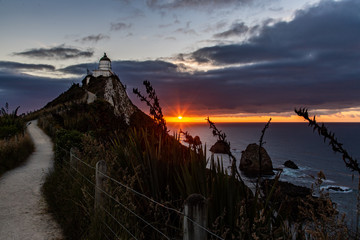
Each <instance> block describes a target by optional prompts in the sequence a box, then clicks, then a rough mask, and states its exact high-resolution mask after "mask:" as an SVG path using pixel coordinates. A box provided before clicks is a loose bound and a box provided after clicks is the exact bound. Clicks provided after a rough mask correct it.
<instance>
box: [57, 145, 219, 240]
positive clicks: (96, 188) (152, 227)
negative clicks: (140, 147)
mask: <svg viewBox="0 0 360 240" xmlns="http://www.w3.org/2000/svg"><path fill="white" fill-rule="evenodd" d="M57 148H59V149H61V150H62V151H64V152H65V153H67V154H69V156H70V161H63V162H65V163H66V164H67V165H68V166H69V169H71V170H72V172H73V173H76V174H77V175H78V176H80V177H81V178H82V179H83V180H84V181H85V182H87V183H88V184H89V185H90V186H91V187H92V188H93V189H94V190H95V191H99V192H101V193H102V194H103V195H104V196H106V197H107V198H108V199H110V200H111V201H113V202H114V203H116V204H117V205H118V206H121V207H122V208H123V209H124V210H125V211H126V212H128V213H129V214H131V215H132V216H134V217H135V218H136V219H138V221H140V222H143V223H144V224H145V226H148V227H150V228H151V229H152V230H153V231H154V232H156V233H157V234H159V235H160V236H161V237H162V238H164V239H171V238H170V237H169V236H167V235H166V234H165V233H163V232H162V231H161V230H160V229H158V228H157V227H155V226H154V225H153V224H151V223H150V222H149V221H147V220H146V219H145V218H144V217H143V216H140V215H139V214H137V213H136V212H134V211H133V210H131V208H130V207H129V206H126V205H125V204H123V203H122V202H120V201H119V200H118V199H117V198H116V197H115V196H113V195H111V194H110V193H109V192H107V191H106V190H104V189H103V188H101V187H99V186H98V185H97V184H96V182H94V180H91V179H90V178H89V177H86V176H85V175H84V174H83V173H82V172H81V171H80V170H79V169H80V168H78V167H76V166H74V164H72V163H71V161H72V159H75V160H76V162H78V163H81V164H82V165H83V166H85V167H86V168H87V169H88V170H91V171H95V172H96V173H97V174H99V175H100V176H101V177H103V178H106V179H108V180H109V181H111V182H113V183H115V184H117V185H118V186H121V187H122V188H125V189H127V190H129V191H131V192H132V193H134V194H135V195H136V196H138V197H141V198H142V199H146V200H148V201H150V202H152V203H153V204H155V205H156V206H159V207H161V208H163V209H166V210H168V211H172V212H174V213H176V214H177V215H178V216H179V217H182V218H183V219H187V220H188V221H190V222H191V223H193V224H194V226H197V227H198V228H200V229H202V230H203V231H205V232H206V233H207V234H209V235H211V236H212V237H213V238H215V239H221V240H224V239H223V238H222V237H220V236H219V235H217V234H215V233H213V232H212V231H210V230H209V229H208V228H207V227H205V226H203V225H201V224H199V223H198V222H197V221H195V220H194V219H192V218H190V217H189V216H188V215H186V214H185V213H183V212H181V211H179V210H177V209H175V208H172V207H168V206H166V205H164V204H162V203H160V202H158V201H156V200H154V199H152V198H150V197H148V196H146V195H145V194H143V193H141V192H139V191H137V190H135V189H133V188H131V187H129V186H128V185H126V184H124V183H122V182H120V181H119V180H116V179H115V178H113V177H110V176H108V175H107V174H106V173H104V172H102V171H99V170H98V169H97V168H96V167H95V166H91V165H90V164H89V163H87V162H85V161H83V160H82V159H80V158H79V157H77V156H76V155H75V154H74V153H73V152H72V151H71V150H70V151H69V150H66V149H64V148H62V147H60V146H58V145H57ZM66 173H67V174H68V175H69V176H70V177H71V178H73V179H74V181H75V182H77V183H78V184H79V185H80V186H82V183H81V182H80V181H79V180H78V179H77V178H76V177H75V176H73V174H72V173H71V172H70V171H66ZM95 175H96V174H95ZM82 190H83V191H84V192H85V193H86V194H87V195H88V196H89V197H90V198H91V199H92V200H93V201H94V202H95V201H96V199H95V197H94V194H91V193H89V192H88V191H87V190H86V189H83V188H82ZM94 205H96V203H95V204H94ZM98 206H99V208H100V209H101V210H102V212H103V213H105V214H106V216H107V217H109V218H110V219H112V220H113V221H114V222H115V223H116V224H117V225H118V226H120V227H121V229H123V230H124V231H125V232H126V233H127V234H128V236H130V237H131V239H138V238H137V237H136V234H135V233H134V231H131V230H130V229H129V228H128V227H126V224H125V223H123V222H121V220H120V219H119V218H117V217H116V216H114V214H112V213H111V212H110V211H109V210H107V209H106V208H105V206H104V205H103V204H98ZM101 222H102V223H103V225H104V226H105V228H106V229H107V230H109V232H110V233H111V234H112V235H113V237H114V238H115V239H121V238H120V237H119V236H118V234H117V231H116V230H114V229H112V228H111V227H110V226H109V225H108V224H107V223H106V222H105V221H104V219H101ZM102 234H103V235H104V237H105V238H106V239H111V238H109V236H108V235H107V234H106V233H104V232H102Z"/></svg>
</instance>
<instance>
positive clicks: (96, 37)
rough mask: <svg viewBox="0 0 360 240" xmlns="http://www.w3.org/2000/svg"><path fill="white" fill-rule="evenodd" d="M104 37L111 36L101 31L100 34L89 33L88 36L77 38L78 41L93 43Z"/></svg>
mask: <svg viewBox="0 0 360 240" xmlns="http://www.w3.org/2000/svg"><path fill="white" fill-rule="evenodd" d="M104 39H110V37H109V36H108V35H103V34H101V33H99V34H98V35H89V36H86V37H83V38H81V39H77V40H76V41H77V42H82V43H86V42H92V43H97V42H98V41H100V40H104Z"/></svg>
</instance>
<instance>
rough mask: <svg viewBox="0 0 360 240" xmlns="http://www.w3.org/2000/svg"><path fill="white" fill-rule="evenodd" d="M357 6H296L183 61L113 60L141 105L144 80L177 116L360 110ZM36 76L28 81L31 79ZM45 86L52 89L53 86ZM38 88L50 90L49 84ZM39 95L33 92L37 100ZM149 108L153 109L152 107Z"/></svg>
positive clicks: (75, 69)
mask: <svg viewBox="0 0 360 240" xmlns="http://www.w3.org/2000/svg"><path fill="white" fill-rule="evenodd" d="M359 10H360V2H359V1H357V0H353V1H351V0H344V1H322V2H320V3H319V4H318V5H317V6H313V7H311V8H308V9H306V10H302V11H298V12H297V13H296V15H295V17H294V18H293V19H292V20H291V21H289V22H278V23H274V24H271V25H268V24H265V25H264V26H262V27H260V30H259V32H258V34H257V35H256V36H253V37H251V38H249V39H248V41H247V42H243V43H237V44H227V45H224V44H221V45H215V46H212V47H207V48H200V49H198V50H197V51H194V52H192V53H190V54H179V55H178V59H176V62H179V61H181V62H182V63H183V64H174V63H170V62H167V61H161V60H153V61H113V62H112V68H113V71H114V72H115V73H117V74H118V76H119V77H120V79H121V81H122V82H123V83H124V84H125V85H126V86H127V89H128V93H129V96H130V97H131V98H132V100H133V101H134V102H135V103H136V104H139V105H140V104H141V103H139V102H138V100H137V99H136V97H135V96H134V95H133V94H132V92H131V90H132V88H140V89H142V82H143V81H144V80H149V81H150V82H151V83H152V85H153V86H154V88H155V89H156V91H157V94H158V96H159V98H160V104H161V106H162V107H163V110H164V113H165V114H171V113H172V111H174V109H176V108H177V107H184V108H187V109H188V112H187V114H202V115H205V116H206V115H214V114H239V113H242V114H256V113H273V114H274V113H283V112H286V113H289V112H292V111H293V109H294V108H295V107H308V108H310V109H311V110H312V109H326V111H327V112H329V111H330V112H331V111H333V112H338V110H341V109H349V108H359V107H360V98H359V92H360V61H359V59H360V48H359V46H360V45H359V42H360V31H358V26H360V16H359ZM188 60H191V61H192V63H197V64H200V65H201V64H204V63H206V64H213V65H215V66H216V68H215V69H210V70H207V71H200V70H197V71H196V70H194V69H192V68H190V67H188V66H189V65H187V61H188ZM174 61H175V60H174ZM0 66H1V63H0ZM191 66H192V67H193V66H194V65H191ZM34 67H35V66H34ZM86 68H89V69H90V70H92V69H94V68H96V63H89V64H78V65H73V66H68V67H66V68H64V69H61V70H59V71H63V72H66V73H74V74H81V73H85V72H86ZM13 79H15V77H13V78H12V80H11V81H14V82H11V81H9V80H8V81H4V82H3V78H2V76H1V74H0V89H5V90H4V91H1V92H0V96H3V94H4V93H6V92H7V91H10V90H8V88H9V87H7V86H8V85H7V84H10V85H11V86H13V87H14V88H15V85H16V84H20V85H21V82H16V81H15V80H13ZM33 80H34V81H35V79H30V80H29V85H30V82H31V81H33ZM80 80H81V79H80ZM49 81H50V80H49ZM35 83H36V84H35V86H39V85H41V84H40V83H38V82H36V81H35ZM46 84H47V83H46ZM46 84H45V83H44V85H45V86H47V87H49V89H50V88H51V87H52V85H46ZM10 85H9V86H10ZM29 85H28V86H29ZM61 86H62V85H61ZM39 88H40V89H41V90H43V91H46V90H44V89H45V87H44V88H43V87H42V86H39ZM22 89H25V90H26V88H23V87H22ZM51 90H52V89H51ZM28 94H29V95H30V93H28ZM36 94H39V92H36ZM36 94H33V95H31V96H33V97H34V98H36V96H37V95H36ZM19 96H20V95H19ZM54 97H55V96H54ZM9 102H10V101H9ZM10 103H11V102H10ZM19 105H20V104H19ZM44 105H45V103H44ZM140 106H142V105H140ZM144 110H145V111H146V112H147V109H146V107H144Z"/></svg>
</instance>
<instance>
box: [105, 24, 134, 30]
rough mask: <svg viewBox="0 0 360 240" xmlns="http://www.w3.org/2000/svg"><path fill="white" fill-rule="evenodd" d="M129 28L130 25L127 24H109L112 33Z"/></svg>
mask: <svg viewBox="0 0 360 240" xmlns="http://www.w3.org/2000/svg"><path fill="white" fill-rule="evenodd" d="M129 28H131V23H128V24H127V23H124V22H117V23H111V27H110V29H111V30H112V31H120V30H124V29H129Z"/></svg>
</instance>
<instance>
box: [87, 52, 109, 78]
mask: <svg viewBox="0 0 360 240" xmlns="http://www.w3.org/2000/svg"><path fill="white" fill-rule="evenodd" d="M92 75H93V76H94V77H99V76H103V77H110V76H112V75H114V73H113V72H112V71H111V60H110V58H108V57H107V56H106V53H104V56H103V57H102V58H100V61H99V68H98V69H97V70H94V71H93V74H92Z"/></svg>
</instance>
